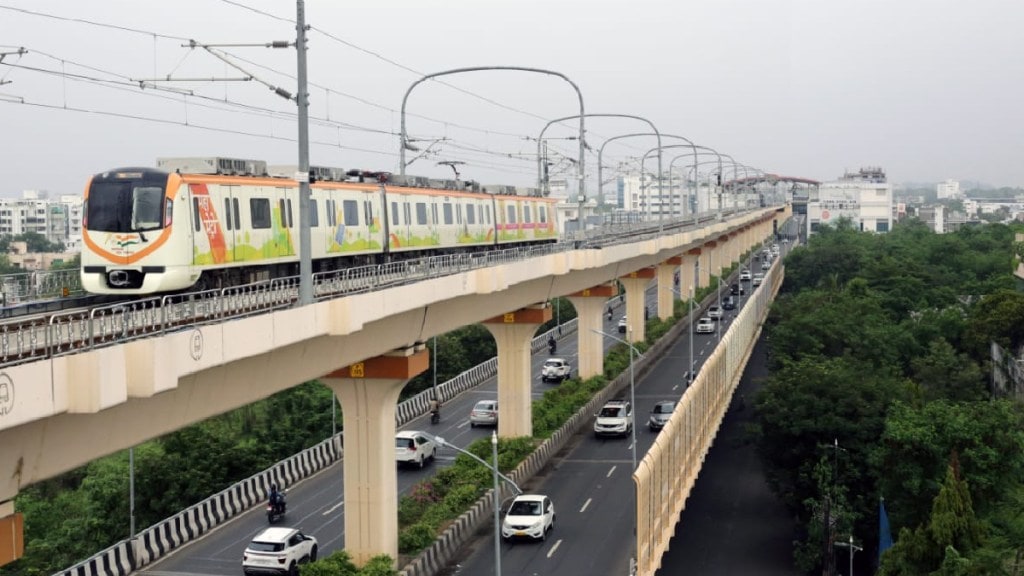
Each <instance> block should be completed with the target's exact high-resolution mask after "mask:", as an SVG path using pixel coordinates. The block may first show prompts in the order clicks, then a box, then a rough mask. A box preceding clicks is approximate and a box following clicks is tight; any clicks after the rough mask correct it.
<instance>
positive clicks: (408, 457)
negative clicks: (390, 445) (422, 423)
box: [395, 430, 437, 468]
mask: <svg viewBox="0 0 1024 576" xmlns="http://www.w3.org/2000/svg"><path fill="white" fill-rule="evenodd" d="M436 455H437V445H436V444H434V440H433V439H432V438H430V437H428V436H427V435H426V434H424V433H423V432H417V431H416V430H404V431H402V432H399V433H397V434H395V461H396V462H398V463H399V464H415V465H416V466H419V467H420V468H423V466H425V465H426V463H427V460H433V459H434V457H435V456H436Z"/></svg>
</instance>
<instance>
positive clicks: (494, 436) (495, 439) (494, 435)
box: [491, 430, 498, 446]
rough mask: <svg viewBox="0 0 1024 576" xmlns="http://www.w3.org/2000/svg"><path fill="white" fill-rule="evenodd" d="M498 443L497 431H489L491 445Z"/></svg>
mask: <svg viewBox="0 0 1024 576" xmlns="http://www.w3.org/2000/svg"><path fill="white" fill-rule="evenodd" d="M497 445H498V432H497V431H496V430H492V431H491V446H497Z"/></svg>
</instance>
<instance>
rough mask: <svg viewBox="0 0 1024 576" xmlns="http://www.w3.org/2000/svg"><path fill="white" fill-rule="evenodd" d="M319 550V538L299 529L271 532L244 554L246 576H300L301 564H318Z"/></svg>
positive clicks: (250, 543)
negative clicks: (266, 575)
mask: <svg viewBox="0 0 1024 576" xmlns="http://www.w3.org/2000/svg"><path fill="white" fill-rule="evenodd" d="M318 547H319V545H318V543H317V541H316V538H313V537H312V536H307V535H305V534H303V533H302V532H300V531H298V530H296V529H295V528H267V529H266V530H264V531H263V532H260V533H259V534H258V535H257V536H256V537H255V538H253V539H252V542H249V545H248V546H246V548H245V552H243V553H242V572H244V573H245V574H246V576H254V575H258V574H288V575H289V576H298V573H299V564H305V563H306V562H316V554H317V549H318Z"/></svg>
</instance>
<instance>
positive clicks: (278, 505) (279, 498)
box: [270, 484, 284, 514]
mask: <svg viewBox="0 0 1024 576" xmlns="http://www.w3.org/2000/svg"><path fill="white" fill-rule="evenodd" d="M270 505H271V506H273V507H274V513H275V514H284V494H283V493H282V492H280V491H278V489H277V484H271V485H270Z"/></svg>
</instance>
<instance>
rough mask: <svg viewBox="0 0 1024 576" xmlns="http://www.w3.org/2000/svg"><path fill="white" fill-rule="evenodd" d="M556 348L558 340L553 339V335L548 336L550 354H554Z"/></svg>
mask: <svg viewBox="0 0 1024 576" xmlns="http://www.w3.org/2000/svg"><path fill="white" fill-rule="evenodd" d="M557 348H558V342H557V341H556V340H555V337H554V336H548V350H549V351H550V352H551V353H552V354H554V353H555V349H557Z"/></svg>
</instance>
